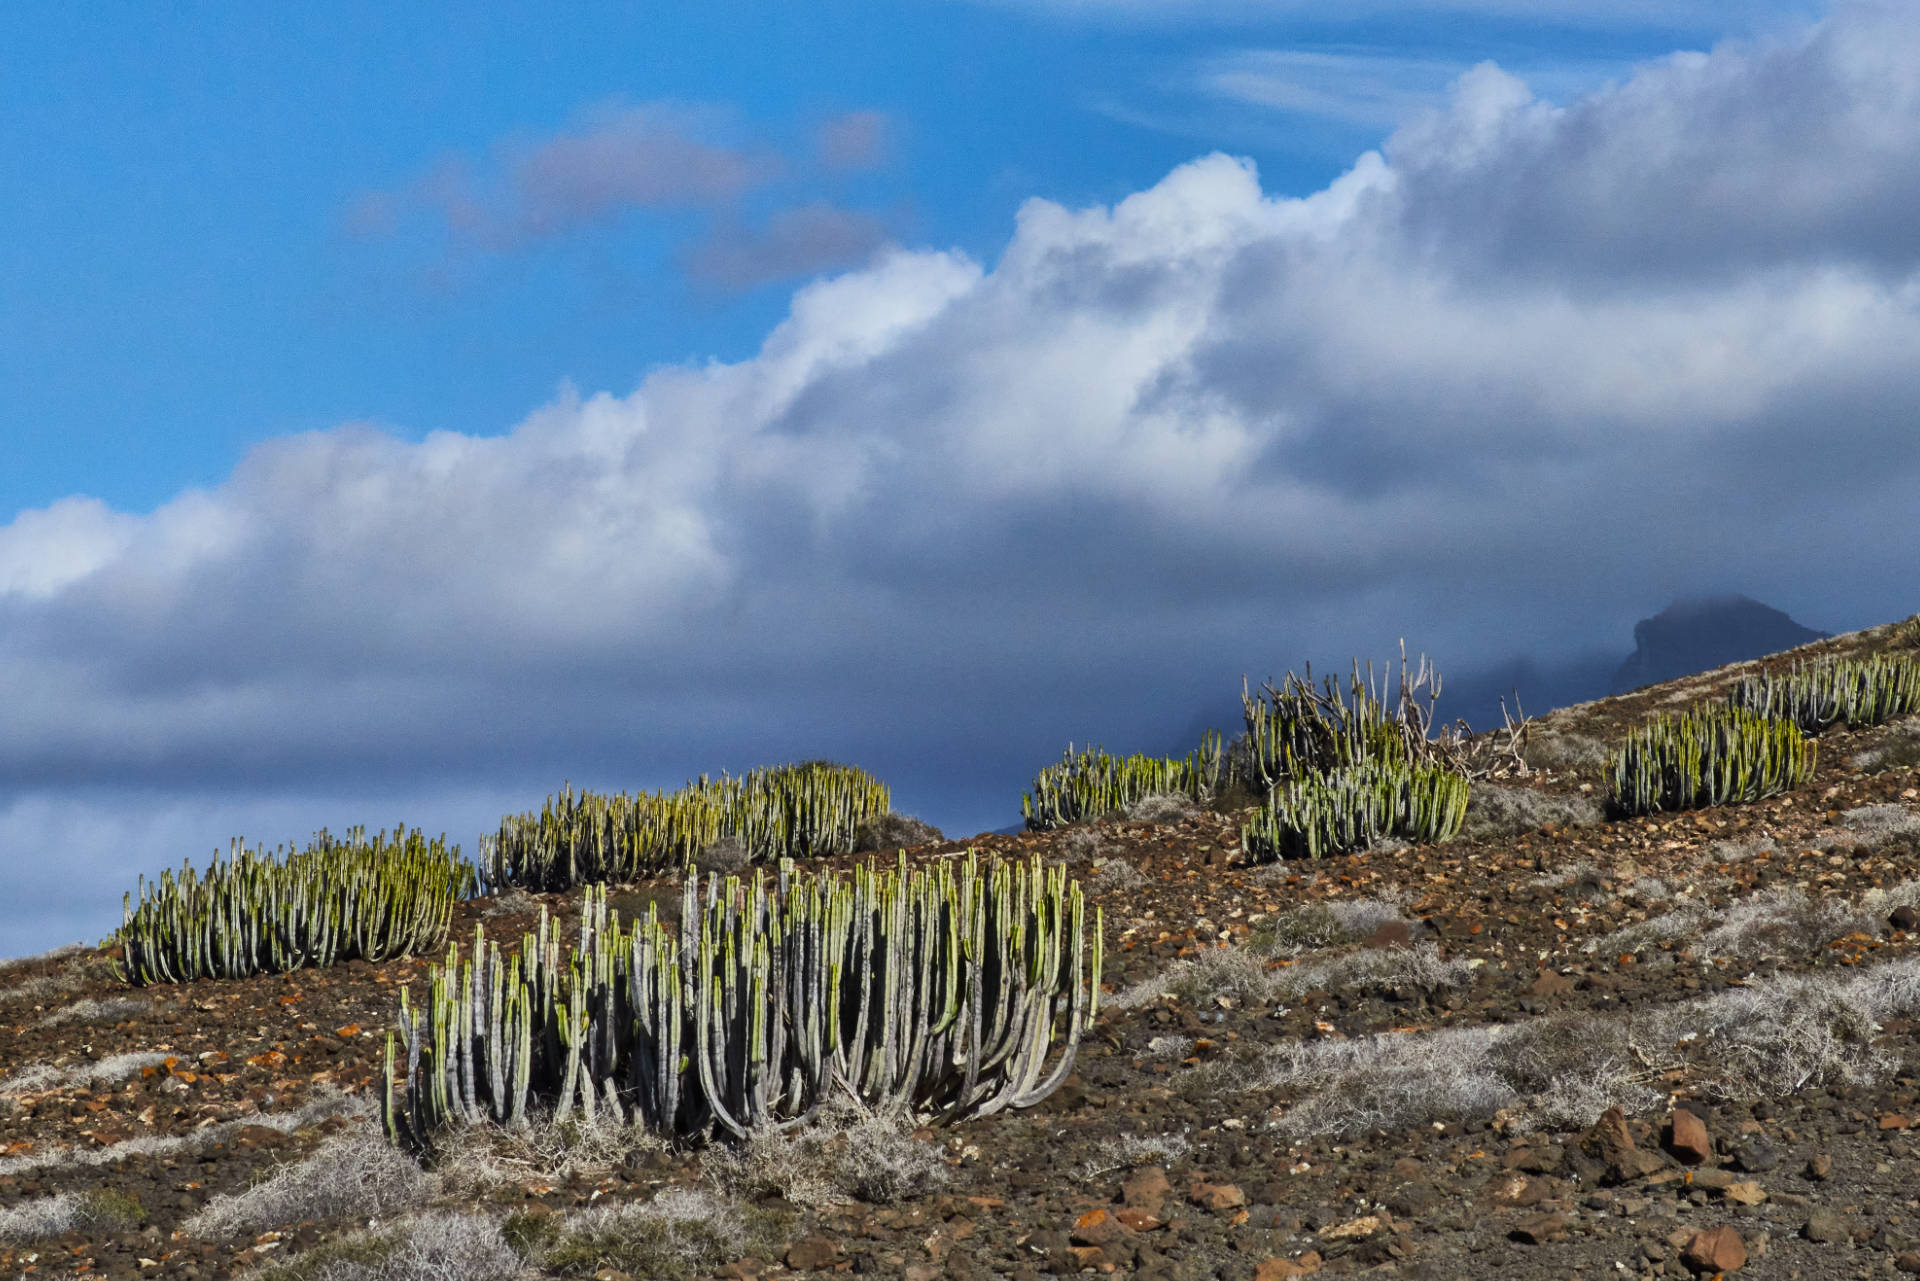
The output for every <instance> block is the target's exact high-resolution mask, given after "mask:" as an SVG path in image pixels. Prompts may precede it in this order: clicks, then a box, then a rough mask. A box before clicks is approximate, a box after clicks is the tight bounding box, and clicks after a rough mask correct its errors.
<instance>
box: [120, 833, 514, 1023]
mask: <svg viewBox="0 0 1920 1281" xmlns="http://www.w3.org/2000/svg"><path fill="white" fill-rule="evenodd" d="M475 888H476V886H475V880H474V872H473V868H472V867H470V866H469V865H468V864H466V863H463V862H461V861H460V849H459V847H458V846H454V847H452V848H449V847H448V846H447V843H446V838H445V837H444V836H442V837H438V838H436V839H434V840H431V841H429V840H428V839H427V838H426V837H425V836H423V835H422V834H421V833H420V832H419V831H417V830H415V831H408V830H406V829H405V828H404V827H402V828H396V829H395V832H394V834H393V835H392V836H389V835H388V834H387V833H385V832H382V833H380V834H379V835H378V836H375V837H373V838H372V839H371V840H369V839H368V838H367V835H366V833H365V831H364V830H363V829H361V828H354V829H353V830H352V831H351V832H349V833H348V834H347V837H346V839H344V840H336V839H334V838H333V837H332V836H330V835H329V834H328V833H327V832H325V831H322V832H320V833H318V834H317V835H316V836H315V837H314V839H313V841H312V842H311V843H310V844H309V845H308V846H307V848H306V849H305V850H302V851H300V852H298V853H295V852H293V851H292V850H290V849H289V850H275V851H274V852H273V853H272V854H269V853H267V852H266V851H265V849H264V848H256V849H251V850H249V849H247V848H246V847H245V846H244V845H243V844H242V843H241V842H240V841H235V842H234V843H233V846H232V849H231V850H230V851H229V853H228V855H227V857H226V858H225V859H224V860H222V859H221V858H220V857H219V856H218V855H215V856H214V859H213V860H212V862H211V863H209V865H208V867H207V870H206V872H205V874H204V875H203V874H201V873H198V872H196V871H195V870H194V867H193V865H192V864H191V863H188V864H186V865H184V866H183V867H182V868H181V869H180V872H179V875H177V876H176V875H175V874H174V873H172V872H170V871H163V872H162V873H161V874H160V879H159V881H158V882H148V881H147V880H146V878H144V877H142V878H141V880H140V884H139V896H140V899H139V903H138V905H137V906H136V905H135V904H134V902H133V895H131V894H129V895H127V896H126V899H125V900H124V902H125V920H124V923H123V924H122V925H121V927H120V929H119V931H118V932H117V933H116V934H115V935H114V937H113V939H112V940H110V941H111V942H113V943H115V944H117V945H118V946H119V948H120V952H121V955H120V958H119V959H118V961H117V962H116V964H117V966H118V970H119V973H120V976H121V978H122V979H123V980H124V981H126V982H130V983H134V984H139V985H144V984H148V983H185V982H190V981H192V980H194V979H200V978H243V977H245V976H246V975H249V974H260V973H277V972H281V971H286V970H293V969H298V968H300V967H301V966H306V965H330V964H332V963H333V962H335V961H345V960H351V959H354V958H362V959H365V960H369V961H380V960H385V959H387V958H389V957H393V956H404V955H406V954H408V953H412V952H417V951H420V950H422V949H424V948H429V947H436V946H438V945H439V944H440V942H441V940H443V939H444V938H445V937H446V932H447V923H448V921H449V919H450V918H451V916H452V912H453V904H454V901H455V900H456V899H458V898H461V897H463V896H465V895H468V894H471V893H472V892H473V890H474V889H475Z"/></svg>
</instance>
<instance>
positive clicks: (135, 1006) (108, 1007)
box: [34, 996, 153, 1027]
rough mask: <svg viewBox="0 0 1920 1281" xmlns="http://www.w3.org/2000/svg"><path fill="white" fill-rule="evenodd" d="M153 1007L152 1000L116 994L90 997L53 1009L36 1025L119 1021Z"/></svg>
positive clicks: (47, 1025) (48, 1025) (143, 1012)
mask: <svg viewBox="0 0 1920 1281" xmlns="http://www.w3.org/2000/svg"><path fill="white" fill-rule="evenodd" d="M152 1008H153V1006H152V1004H151V1003H150V1002H147V1001H138V1000H135V999H133V998H132V997H125V996H116V997H109V998H107V999H106V1000H104V1001H102V1000H95V999H93V998H91V997H89V998H88V999H87V1000H84V1001H75V1002H74V1003H73V1004H72V1005H68V1006H64V1007H62V1008H61V1009H58V1010H55V1011H53V1012H52V1013H51V1014H48V1015H47V1016H46V1017H44V1018H42V1019H40V1020H39V1021H38V1022H36V1023H35V1024H34V1026H35V1027H54V1026H56V1025H58V1024H61V1023H74V1022H87V1023H105V1022H108V1021H112V1022H116V1023H117V1022H119V1021H120V1020H121V1019H130V1018H133V1017H134V1016H135V1015H139V1014H145V1013H146V1012H147V1011H148V1010H150V1009H152Z"/></svg>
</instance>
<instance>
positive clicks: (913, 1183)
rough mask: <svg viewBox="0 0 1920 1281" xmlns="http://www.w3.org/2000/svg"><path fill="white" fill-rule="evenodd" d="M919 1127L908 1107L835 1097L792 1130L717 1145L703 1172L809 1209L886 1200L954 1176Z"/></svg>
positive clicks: (731, 1187) (739, 1189) (737, 1188)
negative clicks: (878, 1106)
mask: <svg viewBox="0 0 1920 1281" xmlns="http://www.w3.org/2000/svg"><path fill="white" fill-rule="evenodd" d="M913 1128H914V1127H913V1119H912V1118H911V1117H910V1116H908V1115H907V1114H906V1113H904V1112H898V1111H880V1110H870V1109H867V1108H865V1107H862V1106H858V1105H855V1104H852V1103H848V1102H834V1103H830V1104H828V1105H826V1106H824V1107H822V1108H821V1110H820V1114H819V1116H817V1117H816V1118H815V1120H814V1121H813V1122H812V1123H811V1124H809V1125H806V1126H802V1127H799V1128H798V1129H795V1130H792V1131H790V1132H787V1133H781V1132H780V1131H778V1130H772V1129H768V1130H760V1131H756V1132H755V1133H753V1134H752V1135H750V1136H748V1138H747V1139H746V1141H745V1142H744V1143H741V1144H740V1145H738V1146H737V1147H716V1148H713V1149H710V1150H709V1151H708V1152H707V1154H706V1155H705V1157H704V1158H703V1159H702V1161H701V1172H702V1173H703V1174H704V1175H705V1176H706V1177H707V1178H708V1179H709V1180H711V1181H712V1182H713V1183H714V1184H715V1185H717V1186H718V1187H720V1188H722V1189H724V1190H725V1191H727V1192H730V1193H733V1194H735V1195H739V1196H747V1197H757V1196H764V1195H766V1194H767V1193H770V1192H776V1193H778V1194H779V1195H781V1196H782V1197H784V1198H786V1200H787V1201H789V1202H791V1203H792V1204H794V1205H806V1206H827V1205H842V1204H845V1203H846V1202H847V1201H849V1200H860V1201H865V1202H867V1203H869V1204H874V1205H880V1204H886V1203H888V1202H892V1201H898V1200H900V1199H902V1198H903V1197H908V1196H916V1195H919V1194H921V1193H924V1192H927V1191H929V1190H931V1189H933V1188H936V1187H940V1186H942V1185H944V1184H945V1183H946V1181H947V1179H948V1178H949V1171H948V1169H947V1165H946V1161H945V1159H944V1158H943V1157H942V1155H941V1152H940V1150H939V1149H938V1148H937V1147H935V1146H934V1145H932V1144H929V1143H924V1142H922V1141H920V1140H919V1139H916V1138H915V1137H914V1136H913Z"/></svg>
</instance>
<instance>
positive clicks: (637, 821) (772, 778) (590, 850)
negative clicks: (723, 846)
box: [479, 761, 890, 890]
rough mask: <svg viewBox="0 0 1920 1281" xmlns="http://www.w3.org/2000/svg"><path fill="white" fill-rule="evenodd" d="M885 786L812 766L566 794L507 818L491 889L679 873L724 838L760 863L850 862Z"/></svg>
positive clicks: (494, 852) (493, 857)
mask: <svg viewBox="0 0 1920 1281" xmlns="http://www.w3.org/2000/svg"><path fill="white" fill-rule="evenodd" d="M889 805H890V797H889V794H888V791H887V786H886V784H884V783H882V782H880V781H879V780H877V779H875V778H873V777H872V776H871V775H868V774H867V773H865V772H864V771H862V770H858V769H854V768H853V767H851V766H847V765H836V764H833V763H831V762H828V761H807V762H804V763H801V764H798V765H781V766H777V767H775V768H771V769H759V770H752V771H750V772H748V773H747V774H746V775H744V776H743V777H740V778H725V777H723V778H720V779H718V780H709V779H708V778H707V777H706V776H705V775H702V776H701V777H700V778H699V779H698V780H697V781H695V782H692V783H689V784H687V786H686V787H684V788H682V789H681V790H679V791H677V792H665V793H657V792H641V793H639V794H637V795H631V796H630V795H628V794H626V793H624V792H622V793H620V794H619V795H617V796H607V795H603V794H601V793H596V792H575V791H574V790H573V789H572V787H568V788H566V789H565V790H564V791H562V792H561V793H560V794H559V795H557V796H550V797H548V798H547V802H546V804H545V806H544V807H543V808H542V809H541V810H540V812H539V813H537V814H520V815H513V816H509V817H508V818H505V819H503V820H502V821H501V823H500V830H499V832H498V833H496V834H495V835H492V836H487V837H482V838H481V842H480V860H479V861H480V869H481V876H482V877H483V878H484V879H485V881H486V883H487V885H488V887H489V888H490V889H502V888H505V887H507V886H510V885H518V886H524V887H526V888H529V889H536V890H564V889H570V888H572V887H573V886H576V885H591V884H599V883H604V882H607V881H630V880H636V879H638V878H640V877H643V876H650V875H653V874H656V873H659V872H663V871H677V870H679V869H680V868H682V867H684V866H686V864H687V862H688V861H689V860H690V859H692V858H694V857H695V856H697V855H698V854H699V853H700V852H701V851H702V850H705V849H708V848H710V847H711V846H713V845H714V844H716V843H718V842H719V841H720V840H722V839H723V838H732V839H735V840H738V841H739V842H740V843H741V845H742V846H743V847H744V848H745V849H746V851H747V854H748V856H749V857H750V858H752V859H753V860H754V861H756V862H767V861H771V860H774V859H779V858H808V857H818V856H821V855H827V854H846V853H850V852H852V850H853V845H854V837H855V833H856V832H857V831H858V830H859V828H860V827H861V825H862V824H864V823H868V822H871V821H872V820H874V819H876V818H879V817H880V816H881V815H884V814H886V813H887V811H888V809H889Z"/></svg>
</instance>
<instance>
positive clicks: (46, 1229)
mask: <svg viewBox="0 0 1920 1281" xmlns="http://www.w3.org/2000/svg"><path fill="white" fill-rule="evenodd" d="M140 1218H141V1211H140V1209H139V1207H138V1205H136V1204H135V1203H134V1202H133V1201H132V1200H130V1199H129V1198H127V1197H126V1196H124V1195H121V1194H116V1193H112V1192H61V1193H57V1194H56V1195H54V1196H50V1197H40V1198H38V1199H37V1200H33V1201H23V1202H21V1203H20V1204H18V1205H11V1206H6V1207H4V1208H0V1241H37V1240H40V1239H42V1238H44V1237H57V1236H59V1235H60V1234H61V1233H63V1232H74V1231H80V1230H84V1229H89V1228H91V1229H95V1230H98V1229H106V1230H107V1231H112V1232H117V1231H121V1230H124V1229H126V1228H130V1227H133V1226H135V1225H136V1224H137V1223H138V1222H139V1221H140Z"/></svg>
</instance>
